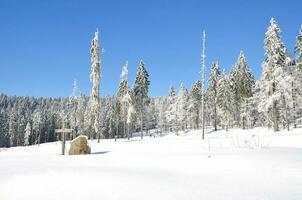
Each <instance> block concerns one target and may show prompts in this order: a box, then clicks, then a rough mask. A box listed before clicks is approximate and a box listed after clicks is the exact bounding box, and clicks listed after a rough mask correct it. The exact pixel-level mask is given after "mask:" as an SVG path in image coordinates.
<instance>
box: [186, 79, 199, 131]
mask: <svg viewBox="0 0 302 200" xmlns="http://www.w3.org/2000/svg"><path fill="white" fill-rule="evenodd" d="M200 101H201V81H200V80H198V81H196V82H195V83H194V85H193V86H192V89H191V91H190V97H189V106H188V110H189V118H190V120H189V121H190V123H191V125H190V127H191V128H194V129H198V128H199V124H200V117H199V116H200Z"/></svg>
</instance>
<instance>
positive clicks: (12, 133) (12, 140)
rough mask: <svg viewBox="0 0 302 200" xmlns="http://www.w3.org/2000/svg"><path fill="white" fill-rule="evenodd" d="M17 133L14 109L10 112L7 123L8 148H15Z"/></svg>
mask: <svg viewBox="0 0 302 200" xmlns="http://www.w3.org/2000/svg"><path fill="white" fill-rule="evenodd" d="M17 133H18V117H17V113H16V107H15V106H14V107H13V109H12V110H11V111H10V114H9V121H8V137H9V147H12V146H16V143H17V142H16V140H17Z"/></svg>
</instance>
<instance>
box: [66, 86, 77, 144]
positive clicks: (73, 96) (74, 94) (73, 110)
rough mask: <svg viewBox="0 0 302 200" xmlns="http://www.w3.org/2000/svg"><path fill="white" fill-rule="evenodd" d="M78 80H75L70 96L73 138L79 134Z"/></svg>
mask: <svg viewBox="0 0 302 200" xmlns="http://www.w3.org/2000/svg"><path fill="white" fill-rule="evenodd" d="M77 103H78V100H77V82H76V80H74V81H73V88H72V94H71V96H70V97H69V105H68V107H69V113H68V118H69V124H70V128H71V129H72V134H71V139H73V138H75V136H76V135H77V134H78V123H77V106H78V105H77Z"/></svg>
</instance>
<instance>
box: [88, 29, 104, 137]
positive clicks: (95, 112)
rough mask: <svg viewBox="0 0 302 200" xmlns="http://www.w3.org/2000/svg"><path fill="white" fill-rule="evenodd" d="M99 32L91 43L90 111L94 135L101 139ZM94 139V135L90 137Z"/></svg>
mask: <svg viewBox="0 0 302 200" xmlns="http://www.w3.org/2000/svg"><path fill="white" fill-rule="evenodd" d="M99 49H100V47H99V32H98V31H96V32H95V34H94V38H93V39H92V41H91V49H90V54H91V74H90V80H91V81H92V91H91V95H90V110H91V117H92V120H91V123H93V128H94V133H95V134H96V135H97V136H98V139H99V138H100V137H101V133H100V77H101V74H100V73H101V58H100V52H99ZM90 138H91V139H93V135H90Z"/></svg>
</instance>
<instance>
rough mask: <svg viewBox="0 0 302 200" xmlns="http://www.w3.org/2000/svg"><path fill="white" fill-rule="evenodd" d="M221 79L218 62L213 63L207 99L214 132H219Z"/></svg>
mask: <svg viewBox="0 0 302 200" xmlns="http://www.w3.org/2000/svg"><path fill="white" fill-rule="evenodd" d="M219 79H220V70H219V65H218V62H216V63H212V65H211V72H210V78H209V81H208V90H207V98H208V102H207V104H208V107H209V109H210V113H211V114H210V116H211V120H212V125H213V126H214V130H215V131H217V123H218V113H217V107H218V103H217V100H218V83H219Z"/></svg>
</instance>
